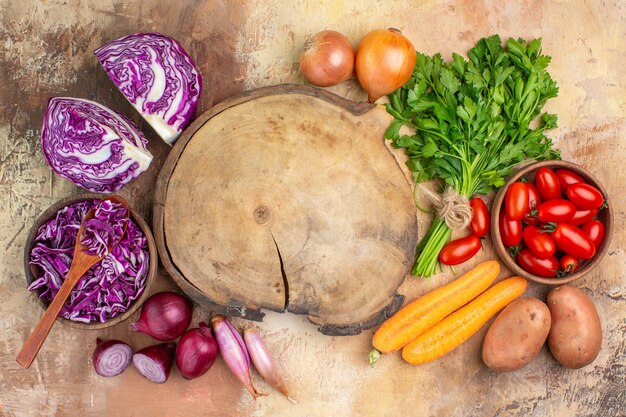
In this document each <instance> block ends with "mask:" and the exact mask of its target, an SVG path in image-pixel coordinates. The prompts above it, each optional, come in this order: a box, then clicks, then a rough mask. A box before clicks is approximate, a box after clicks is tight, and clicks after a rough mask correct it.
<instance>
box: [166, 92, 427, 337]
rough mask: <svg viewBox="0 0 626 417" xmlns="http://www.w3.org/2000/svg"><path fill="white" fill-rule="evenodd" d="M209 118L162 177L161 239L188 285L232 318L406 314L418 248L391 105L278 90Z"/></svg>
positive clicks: (358, 319)
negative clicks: (388, 136)
mask: <svg viewBox="0 0 626 417" xmlns="http://www.w3.org/2000/svg"><path fill="white" fill-rule="evenodd" d="M221 106H222V107H221V108H218V109H215V110H213V111H212V112H211V111H210V112H209V113H208V114H205V115H203V116H200V118H199V119H198V120H197V121H196V122H195V124H194V125H193V126H192V127H190V129H189V130H188V131H187V132H186V133H185V137H183V138H181V139H180V140H179V142H178V143H177V144H176V146H175V147H174V149H173V150H172V152H171V154H170V156H169V157H168V160H167V161H166V163H165V165H164V169H163V171H162V172H161V174H160V176H159V181H158V187H157V192H156V194H157V203H156V205H155V221H156V223H155V231H156V235H157V241H159V242H160V245H161V247H160V249H161V250H160V252H161V258H162V260H163V263H164V265H165V266H166V268H167V269H168V271H169V272H170V273H171V274H172V275H173V277H174V278H175V279H176V280H177V282H178V283H179V284H180V285H181V287H182V288H183V290H185V291H187V292H189V293H190V295H191V296H192V297H194V298H195V299H196V300H198V301H200V302H208V303H209V304H210V305H211V306H212V308H214V309H216V310H217V311H219V312H224V313H225V314H232V315H239V316H242V317H244V318H249V319H253V320H259V319H261V318H262V316H263V313H262V312H261V311H260V310H261V309H269V310H273V311H279V312H282V311H289V312H292V313H295V314H306V315H307V316H308V318H309V320H310V321H312V322H313V323H315V324H318V325H320V326H321V328H320V330H321V331H322V332H323V333H327V334H355V333H359V332H360V331H361V330H363V329H366V328H370V327H372V326H374V325H376V324H378V323H379V322H380V321H382V320H383V319H384V318H385V317H387V316H388V315H389V314H391V313H392V312H393V311H395V310H396V309H397V308H398V307H399V306H400V305H401V304H402V301H403V297H402V296H401V295H398V294H396V291H397V288H398V287H399V285H400V284H401V283H402V281H403V279H404V277H405V276H406V274H407V273H408V270H409V267H410V265H411V263H412V260H413V253H414V247H415V246H414V245H415V241H416V239H417V222H416V214H415V206H414V205H413V200H412V197H411V190H410V187H409V184H408V182H407V180H406V178H405V176H404V174H403V173H402V171H401V170H400V169H399V167H398V164H397V161H396V160H395V158H394V157H393V155H392V154H391V153H390V152H389V151H388V149H387V148H386V147H385V144H384V141H383V137H382V136H383V133H384V130H385V128H386V126H387V125H388V123H389V119H388V115H387V114H386V113H385V111H384V109H381V108H377V107H375V106H372V105H369V104H367V103H354V102H350V101H347V100H344V99H341V98H339V97H338V96H335V95H332V94H330V93H328V92H326V91H324V90H321V89H316V88H311V87H304V86H278V87H271V88H267V89H263V90H257V91H256V92H252V93H248V94H246V95H244V96H243V97H240V98H238V99H234V100H233V101H230V102H227V103H224V104H222V105H221Z"/></svg>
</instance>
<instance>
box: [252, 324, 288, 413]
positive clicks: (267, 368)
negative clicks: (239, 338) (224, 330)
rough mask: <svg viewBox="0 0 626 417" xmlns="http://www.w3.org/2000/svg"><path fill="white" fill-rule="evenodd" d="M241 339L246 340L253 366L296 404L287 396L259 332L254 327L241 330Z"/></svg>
mask: <svg viewBox="0 0 626 417" xmlns="http://www.w3.org/2000/svg"><path fill="white" fill-rule="evenodd" d="M243 339H244V341H245V342H246V347H247V348H248V353H249V354H250V357H251V358H252V363H254V367H255V368H256V370H257V371H259V374H261V376H262V377H263V379H265V380H266V381H267V382H268V383H269V384H270V385H271V386H273V387H274V388H276V389H277V390H278V391H280V392H281V393H282V394H283V395H284V396H285V397H287V399H288V400H289V401H291V402H292V403H294V404H296V401H295V400H294V399H292V398H291V397H290V396H289V392H288V391H287V387H285V383H284V382H283V379H282V378H281V376H280V373H279V372H278V367H277V366H276V362H275V361H274V358H273V357H272V355H271V354H270V352H269V350H268V349H267V346H266V345H265V342H264V341H263V339H262V338H261V335H260V334H259V332H258V331H257V330H255V329H245V330H244V331H243Z"/></svg>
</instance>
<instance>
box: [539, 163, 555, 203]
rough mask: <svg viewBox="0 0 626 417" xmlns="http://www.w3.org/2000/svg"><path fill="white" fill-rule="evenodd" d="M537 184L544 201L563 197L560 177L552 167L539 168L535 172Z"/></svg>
mask: <svg viewBox="0 0 626 417" xmlns="http://www.w3.org/2000/svg"><path fill="white" fill-rule="evenodd" d="M535 185H536V186H537V190H538V191H539V195H541V198H542V199H543V201H548V200H554V199H556V198H561V185H560V184H559V178H558V177H557V176H556V174H555V173H554V171H552V170H551V169H550V168H539V169H538V170H537V173H536V174H535Z"/></svg>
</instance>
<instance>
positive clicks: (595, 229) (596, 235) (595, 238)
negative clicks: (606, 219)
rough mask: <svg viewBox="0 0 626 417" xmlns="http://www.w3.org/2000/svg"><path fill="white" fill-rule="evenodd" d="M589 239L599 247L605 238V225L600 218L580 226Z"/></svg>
mask: <svg viewBox="0 0 626 417" xmlns="http://www.w3.org/2000/svg"><path fill="white" fill-rule="evenodd" d="M580 229H581V230H582V231H583V232H585V234H586V235H587V236H589V239H591V241H592V242H593V246H595V247H596V249H598V248H599V247H600V244H601V243H602V239H603V238H604V225H603V224H602V222H601V221H599V220H590V221H588V222H587V223H585V224H584V225H583V227H581V228H580Z"/></svg>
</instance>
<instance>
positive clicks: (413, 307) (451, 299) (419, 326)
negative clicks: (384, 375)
mask: <svg viewBox="0 0 626 417" xmlns="http://www.w3.org/2000/svg"><path fill="white" fill-rule="evenodd" d="M498 273H500V264H499V263H498V262H497V261H487V262H483V263H480V264H478V265H477V266H476V267H474V269H472V270H470V271H468V272H467V273H465V274H464V275H462V276H461V277H459V278H457V279H456V280H454V281H452V282H450V283H448V284H446V285H444V286H443V287H440V288H437V289H435V290H433V291H431V292H429V293H427V294H425V295H423V296H422V297H420V298H418V299H416V300H415V301H413V302H411V303H410V304H407V305H406V306H404V307H403V308H402V309H400V310H399V311H398V312H396V314H394V315H393V316H392V317H391V318H389V319H387V321H385V322H384V323H383V324H382V326H380V328H379V329H378V330H377V331H376V333H374V337H373V339H372V345H373V346H374V348H376V349H377V350H378V351H379V352H382V353H390V352H395V351H396V350H399V349H401V348H402V347H403V346H404V345H406V344H407V343H409V342H410V341H411V340H413V339H414V338H415V337H417V336H418V335H420V334H422V333H423V332H425V331H426V330H428V329H429V328H431V327H432V326H434V325H435V324H436V323H438V322H439V321H440V320H441V319H443V318H444V317H446V316H447V315H448V314H450V313H452V312H453V311H454V310H456V309H458V308H460V307H462V306H464V305H465V304H467V303H468V302H469V301H471V300H472V299H473V298H474V297H476V296H477V295H478V294H480V293H482V292H483V291H485V290H486V289H487V288H489V286H490V285H491V283H493V281H494V280H495V279H496V277H497V276H498Z"/></svg>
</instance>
